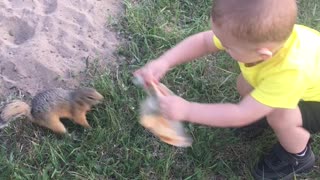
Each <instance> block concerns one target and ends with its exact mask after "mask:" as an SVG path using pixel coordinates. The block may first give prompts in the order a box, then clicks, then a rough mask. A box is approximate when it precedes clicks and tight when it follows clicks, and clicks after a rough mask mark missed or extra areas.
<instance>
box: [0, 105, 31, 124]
mask: <svg viewBox="0 0 320 180" xmlns="http://www.w3.org/2000/svg"><path fill="white" fill-rule="evenodd" d="M30 111H31V108H30V106H29V105H28V104H27V103H25V102H23V101H20V100H15V101H13V102H11V103H9V104H7V105H5V106H4V108H3V109H2V111H1V114H0V128H3V127H5V126H7V125H8V124H9V122H11V121H13V120H15V119H16V118H18V117H22V116H26V118H28V119H30V120H32V116H31V112H30Z"/></svg>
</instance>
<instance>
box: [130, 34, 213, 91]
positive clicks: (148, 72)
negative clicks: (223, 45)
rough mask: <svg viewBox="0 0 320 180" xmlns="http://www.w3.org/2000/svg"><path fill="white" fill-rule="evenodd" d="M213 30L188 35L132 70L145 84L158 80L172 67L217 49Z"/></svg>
mask: <svg viewBox="0 0 320 180" xmlns="http://www.w3.org/2000/svg"><path fill="white" fill-rule="evenodd" d="M213 35H214V34H213V32H212V31H205V32H201V33H198V34H195V35H192V36H190V37H188V38H187V39H185V40H183V41H182V42H180V43H179V44H177V45H176V46H175V47H173V48H172V49H170V50H168V51H167V52H165V53H164V54H163V55H162V56H160V57H159V58H158V59H156V60H153V61H151V62H149V63H148V64H146V65H145V66H143V67H142V68H140V69H138V70H137V71H135V72H134V75H135V76H140V77H141V78H143V80H144V81H145V83H146V85H148V84H150V83H151V82H158V81H159V80H160V79H161V78H162V77H163V76H164V75H165V73H166V72H167V71H168V70H169V69H170V68H172V67H174V66H176V65H178V64H181V63H184V62H188V61H191V60H194V59H196V58H198V57H201V56H204V55H206V54H209V53H214V52H217V51H218V48H217V47H216V46H215V45H214V43H213Z"/></svg>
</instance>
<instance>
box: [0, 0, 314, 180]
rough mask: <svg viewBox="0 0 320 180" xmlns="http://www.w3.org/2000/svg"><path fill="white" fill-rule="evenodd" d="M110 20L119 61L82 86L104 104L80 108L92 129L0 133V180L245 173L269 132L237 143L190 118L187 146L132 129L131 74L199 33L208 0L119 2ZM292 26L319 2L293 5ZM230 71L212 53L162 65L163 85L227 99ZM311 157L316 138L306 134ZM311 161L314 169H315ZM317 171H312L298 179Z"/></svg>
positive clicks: (193, 95) (198, 97)
mask: <svg viewBox="0 0 320 180" xmlns="http://www.w3.org/2000/svg"><path fill="white" fill-rule="evenodd" d="M124 4H125V11H124V13H123V16H122V17H121V18H120V20H119V21H113V22H117V23H113V24H111V25H112V26H113V27H114V29H115V30H117V31H118V32H120V34H121V36H122V37H123V39H124V44H123V45H122V47H121V48H119V51H118V53H119V56H123V57H125V58H124V59H125V61H123V62H121V64H120V65H119V69H118V70H117V71H111V72H109V73H105V74H103V75H101V76H99V77H96V80H95V81H94V82H93V83H92V86H94V87H96V88H97V89H98V91H100V92H101V93H102V94H103V95H104V97H105V100H104V102H103V103H102V104H100V105H99V106H97V107H95V108H94V110H93V111H92V112H90V113H89V114H88V119H89V123H90V124H91V125H92V127H93V129H91V130H84V129H83V128H82V127H79V126H77V125H74V124H73V123H70V122H68V121H66V122H65V123H66V126H67V128H68V130H69V132H70V136H58V135H55V134H53V133H51V132H50V131H48V130H45V129H43V128H40V127H38V126H35V125H33V124H31V123H28V122H25V121H24V120H18V121H15V122H14V123H12V124H11V125H10V127H9V128H6V129H4V130H0V142H1V143H0V178H1V179H251V175H250V169H251V168H252V167H253V165H254V163H255V162H256V161H257V160H258V158H259V156H260V155H261V154H262V153H264V152H266V151H267V150H268V149H269V148H270V147H271V145H272V143H273V142H274V141H275V137H274V136H273V135H272V133H270V132H268V133H266V134H264V135H263V136H261V137H259V138H257V139H255V140H252V141H244V140H241V139H239V138H238V137H235V136H234V135H233V133H232V131H231V130H230V129H217V128H210V127H204V126H198V125H193V124H186V128H187V130H188V131H189V133H190V134H191V135H192V137H193V139H194V144H193V146H192V148H176V147H172V146H170V145H167V144H164V143H163V142H160V141H159V140H158V139H157V138H155V137H153V136H152V134H150V133H149V132H148V131H146V130H145V129H144V128H142V127H141V126H140V124H139V123H138V119H139V102H140V101H141V100H142V99H143V98H144V96H145V94H144V92H143V91H142V89H140V88H137V87H135V86H134V85H133V84H132V82H131V78H132V75H131V73H132V72H133V71H134V70H135V69H137V68H138V67H141V66H142V65H144V64H145V63H146V62H147V61H149V60H151V59H154V58H156V57H158V56H159V55H160V54H161V53H163V52H164V51H165V50H167V49H168V48H170V47H172V46H173V45H175V44H176V43H177V42H179V41H180V40H182V39H183V38H185V37H187V36H188V35H191V34H193V33H196V32H198V31H202V30H205V29H208V28H209V27H210V24H209V11H210V6H211V1H210V0H184V1H182V0H179V1H172V0H158V1H155V0H144V1H129V0H127V1H125V3H124ZM299 7H300V13H299V23H302V24H305V25H309V26H311V27H314V28H316V29H318V30H320V25H319V24H320V23H319V21H320V20H319V18H320V11H319V8H320V2H319V1H318V0H301V1H300V2H299ZM238 72H239V70H238V68H237V66H236V63H235V62H234V61H232V60H231V59H230V58H229V56H228V55H226V54H224V53H219V54H217V55H215V56H207V57H204V58H202V59H200V60H199V61H196V62H192V63H189V64H186V65H182V66H180V67H178V68H176V69H174V70H172V71H171V72H170V73H169V74H168V75H167V76H166V78H165V79H164V80H163V82H164V83H165V84H166V85H168V86H169V87H170V88H171V89H172V90H173V91H174V92H175V93H177V94H178V95H180V96H182V97H184V98H186V99H188V100H190V101H198V102H237V101H238V100H239V96H238V94H237V93H236V90H235V78H236V76H237V74H238ZM314 138H315V140H316V142H315V143H314V151H315V153H316V154H317V155H318V154H319V150H320V146H319V145H318V144H319V142H320V136H314ZM319 165H320V164H319V162H317V167H319ZM319 176H320V169H319V168H315V170H314V171H313V172H312V173H310V174H308V175H306V177H308V178H309V179H315V178H317V177H319Z"/></svg>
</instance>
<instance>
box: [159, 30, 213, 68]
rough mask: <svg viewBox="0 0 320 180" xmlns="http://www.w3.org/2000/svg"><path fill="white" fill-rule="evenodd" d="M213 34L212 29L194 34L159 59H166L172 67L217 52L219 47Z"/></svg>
mask: <svg viewBox="0 0 320 180" xmlns="http://www.w3.org/2000/svg"><path fill="white" fill-rule="evenodd" d="M213 36H214V34H213V32H212V31H211V30H210V31H204V32H200V33H198V34H195V35H192V36H190V37H188V38H186V39H185V40H183V41H182V42H180V43H179V44H177V45H176V46H175V47H173V48H172V49H170V50H168V51H167V52H165V53H164V54H163V55H162V56H160V57H159V58H158V59H157V60H159V61H166V62H167V64H168V66H169V68H171V67H174V66H176V65H179V64H182V63H184V62H188V61H192V60H194V59H196V58H199V57H202V56H204V55H207V54H209V53H214V52H217V51H218V50H219V49H218V48H217V47H216V46H215V45H214V43H213V39H212V38H213Z"/></svg>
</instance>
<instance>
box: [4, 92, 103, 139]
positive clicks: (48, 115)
mask: <svg viewBox="0 0 320 180" xmlns="http://www.w3.org/2000/svg"><path fill="white" fill-rule="evenodd" d="M102 99H103V96H102V95H101V94H100V93H98V92H97V91H96V90H95V89H93V88H87V87H85V88H79V89H76V90H65V89H61V88H55V89H49V90H46V91H43V92H40V93H38V94H37V95H36V96H34V98H33V99H32V101H31V106H30V105H28V104H27V103H25V102H23V101H20V100H15V101H13V102H11V103H9V104H7V105H6V106H4V108H3V109H2V111H1V114H0V128H1V127H4V126H6V125H7V124H8V123H9V122H10V121H12V120H13V119H16V118H17V117H21V116H25V117H26V118H27V119H28V120H30V121H31V122H33V123H36V124H38V125H40V126H43V127H46V128H49V129H51V130H52V131H53V132H55V133H59V134H64V133H66V132H67V130H66V128H65V127H64V125H63V124H62V123H61V121H60V118H67V119H70V120H73V121H74V122H75V123H77V124H79V125H81V126H83V127H85V128H90V125H89V124H88V122H87V119H86V112H87V111H89V110H90V109H91V106H93V105H95V104H97V103H99V102H100V101H101V100H102Z"/></svg>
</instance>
